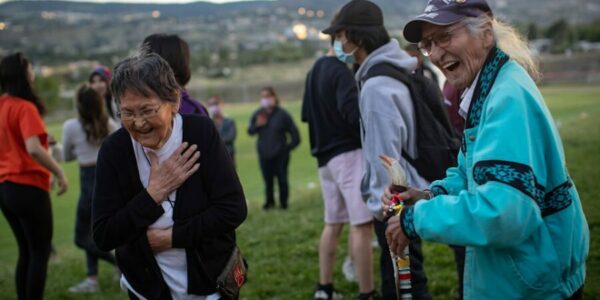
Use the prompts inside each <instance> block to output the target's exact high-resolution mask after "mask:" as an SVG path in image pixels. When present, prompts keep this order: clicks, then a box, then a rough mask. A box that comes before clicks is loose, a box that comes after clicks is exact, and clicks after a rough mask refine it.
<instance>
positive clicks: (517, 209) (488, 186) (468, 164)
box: [382, 0, 589, 300]
mask: <svg viewBox="0 0 600 300" xmlns="http://www.w3.org/2000/svg"><path fill="white" fill-rule="evenodd" d="M515 32H516V31H515V30H514V29H513V28H512V27H510V26H509V25H506V24H504V23H502V22H500V21H498V20H496V19H495V18H494V16H493V14H492V11H491V9H490V7H489V6H488V4H487V3H486V2H485V1H484V0H466V1H465V0H453V1H449V0H430V1H429V3H428V5H427V8H426V9H425V13H424V14H422V15H419V16H418V17H416V18H415V19H413V20H412V21H410V22H409V23H408V24H407V25H406V26H405V28H404V36H405V38H406V39H407V40H409V41H411V42H419V47H420V49H421V50H422V51H423V52H424V54H426V55H429V57H430V58H431V61H432V62H433V63H434V64H435V65H436V66H438V67H439V68H440V69H441V70H442V71H443V72H444V75H445V76H446V77H447V78H448V81H449V82H450V83H451V84H453V85H454V86H455V87H457V88H459V89H465V92H464V94H463V97H462V101H461V104H460V107H461V115H462V116H463V117H464V118H465V121H466V123H465V129H464V136H465V138H464V139H463V144H462V147H461V151H460V153H459V154H458V162H459V163H458V166H457V167H454V168H450V169H448V170H447V174H446V178H444V179H442V180H438V181H434V182H433V183H432V184H431V185H430V187H429V190H424V191H420V190H417V189H413V188H409V190H408V191H407V192H404V193H401V194H399V196H400V197H401V198H403V199H404V200H406V201H407V203H409V204H411V203H414V205H408V206H405V207H404V208H403V210H402V212H401V214H400V217H399V218H398V217H392V218H390V220H389V221H388V229H387V231H386V237H387V238H388V241H389V244H390V249H392V251H394V252H395V253H398V254H399V253H403V251H402V250H403V249H404V248H405V247H406V245H407V244H408V243H409V241H410V240H413V239H416V238H421V239H423V240H428V241H433V242H438V243H445V244H454V245H464V246H466V247H467V254H466V262H465V274H464V276H465V277H464V299H478V300H479V299H582V297H583V284H584V281H585V261H586V258H587V255H588V250H589V228H588V225H587V222H586V219H585V216H584V214H583V210H582V207H581V202H580V200H579V195H578V193H577V190H576V188H575V184H574V183H573V180H572V179H571V178H570V176H569V173H568V170H567V167H566V163H565V156H564V151H563V146H562V142H561V139H560V136H559V134H558V131H557V129H556V126H555V125H554V122H553V119H552V116H551V115H550V112H549V111H548V108H547V107H546V104H545V103H544V99H543V97H542V95H541V94H540V92H539V90H538V89H537V87H536V84H535V82H534V80H533V79H532V77H533V78H535V77H536V76H537V74H538V73H537V68H536V65H535V63H534V61H533V59H532V58H531V57H530V55H529V52H528V51H527V47H526V44H525V43H524V42H523V39H522V38H521V37H520V36H518V35H517V34H516V33H515ZM392 196H393V195H391V194H390V191H389V188H388V190H387V191H386V193H385V195H384V196H383V199H382V200H383V201H384V203H388V204H389V200H390V198H391V197H392ZM426 199H427V200H426Z"/></svg>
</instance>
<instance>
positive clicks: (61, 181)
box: [55, 172, 69, 196]
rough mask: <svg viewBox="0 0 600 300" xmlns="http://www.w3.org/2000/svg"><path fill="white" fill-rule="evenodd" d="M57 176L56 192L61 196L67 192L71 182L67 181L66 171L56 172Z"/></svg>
mask: <svg viewBox="0 0 600 300" xmlns="http://www.w3.org/2000/svg"><path fill="white" fill-rule="evenodd" d="M55 176H56V183H57V184H58V192H57V193H56V195H58V196H60V195H62V194H64V193H66V192H67V189H68V187H69V183H68V181H67V177H66V176H65V173H64V172H61V173H60V174H56V175H55Z"/></svg>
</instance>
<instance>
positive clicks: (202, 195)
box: [93, 53, 247, 300]
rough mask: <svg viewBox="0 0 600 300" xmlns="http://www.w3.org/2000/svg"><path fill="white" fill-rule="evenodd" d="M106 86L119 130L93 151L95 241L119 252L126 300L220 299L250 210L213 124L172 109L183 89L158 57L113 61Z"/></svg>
mask: <svg viewBox="0 0 600 300" xmlns="http://www.w3.org/2000/svg"><path fill="white" fill-rule="evenodd" d="M111 90H112V93H113V95H114V97H115V99H116V101H117V103H118V106H119V115H120V118H121V120H122V122H123V128H121V129H120V130H118V131H116V132H115V133H114V134H112V135H111V136H110V137H109V138H107V139H106V141H105V142H104V144H103V145H102V147H101V149H100V153H99V155H98V163H97V175H96V186H95V193H94V199H93V222H94V228H93V231H94V233H93V236H94V240H95V241H96V243H97V245H98V247H99V248H101V249H104V250H110V249H116V257H117V262H118V265H119V268H120V269H121V271H122V272H123V276H122V277H121V285H122V287H124V288H126V289H127V290H128V292H129V295H130V297H131V298H132V299H138V298H139V299H208V300H212V299H219V298H220V295H219V293H218V292H217V290H216V282H215V280H216V278H217V276H218V275H219V273H221V271H222V270H223V268H224V267H225V264H226V262H227V260H228V258H229V257H230V256H231V253H232V251H233V250H234V249H235V247H236V242H235V229H236V228H237V227H238V226H239V225H240V224H241V223H242V222H243V221H244V219H245V218H246V215H247V209H246V201H245V198H244V193H243V191H242V187H241V184H240V182H239V179H238V176H237V174H236V172H235V170H234V167H233V164H232V161H231V159H230V157H229V155H228V154H227V150H226V148H225V146H224V144H223V143H222V141H221V139H220V138H219V134H218V132H217V130H216V129H215V126H214V125H213V122H212V121H211V120H210V119H209V118H207V117H201V116H195V115H180V114H179V113H177V111H178V109H179V99H180V97H179V96H180V92H181V87H180V86H179V85H178V84H177V81H176V80H175V77H174V75H173V71H172V70H171V68H170V67H169V65H168V63H167V62H166V61H165V60H163V59H162V58H161V57H160V56H158V55H156V54H145V53H143V54H140V55H139V56H136V57H131V58H127V59H125V60H123V61H121V62H120V63H118V64H117V65H116V67H115V70H114V77H113V79H112V82H111Z"/></svg>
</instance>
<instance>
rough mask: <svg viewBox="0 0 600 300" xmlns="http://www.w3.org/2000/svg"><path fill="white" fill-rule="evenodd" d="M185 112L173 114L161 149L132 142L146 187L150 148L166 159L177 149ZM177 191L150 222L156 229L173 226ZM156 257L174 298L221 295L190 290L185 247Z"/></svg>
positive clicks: (204, 299) (203, 298) (203, 299)
mask: <svg viewBox="0 0 600 300" xmlns="http://www.w3.org/2000/svg"><path fill="white" fill-rule="evenodd" d="M182 123H183V122H182V118H181V115H179V114H176V115H175V117H174V118H173V130H172V132H171V136H170V137H169V139H168V140H167V142H166V143H165V144H164V145H163V147H162V148H160V149H159V150H152V149H149V148H145V147H144V146H142V145H141V144H140V143H138V142H137V141H135V140H134V139H133V138H132V139H131V142H132V144H133V151H134V153H135V159H136V160H137V167H138V173H139V175H140V181H141V182H142V184H143V185H144V188H147V187H148V181H149V179H150V159H149V158H148V155H147V153H148V152H151V151H152V152H154V153H155V154H156V156H158V161H159V162H160V163H162V162H163V161H165V160H166V159H167V158H169V157H170V156H171V154H173V152H175V150H177V147H179V146H180V145H181V143H182V141H183V124H182ZM176 192H177V191H173V192H172V193H171V194H170V195H169V196H168V199H167V200H165V201H163V202H162V204H161V205H162V208H163V209H164V211H165V212H164V213H163V215H162V216H160V218H158V220H156V222H154V223H153V224H152V225H150V226H149V228H154V229H167V228H171V227H173V207H174V205H175V201H176ZM154 258H155V259H156V262H157V263H158V266H159V267H160V270H161V272H162V275H163V278H164V280H165V282H166V283H167V286H169V288H170V289H171V296H172V297H173V300H218V299H219V298H220V295H219V294H218V293H214V294H212V295H208V296H198V295H190V294H188V293H187V287H188V282H187V279H188V278H187V258H186V256H185V249H182V248H171V249H169V250H165V251H161V252H159V253H154ZM121 283H122V286H123V285H124V286H125V287H126V288H127V289H129V290H130V291H131V292H132V293H134V294H135V295H136V296H138V297H139V298H140V299H144V297H142V296H141V295H139V294H138V293H137V292H136V291H135V290H134V289H133V288H132V287H131V285H130V284H129V282H127V279H126V278H125V277H124V276H122V277H121Z"/></svg>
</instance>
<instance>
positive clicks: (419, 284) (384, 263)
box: [374, 220, 431, 300]
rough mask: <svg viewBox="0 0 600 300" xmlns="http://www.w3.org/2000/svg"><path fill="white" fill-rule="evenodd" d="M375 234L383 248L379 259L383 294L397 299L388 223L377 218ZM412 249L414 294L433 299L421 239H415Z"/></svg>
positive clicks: (410, 248) (415, 297)
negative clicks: (428, 288)
mask: <svg viewBox="0 0 600 300" xmlns="http://www.w3.org/2000/svg"><path fill="white" fill-rule="evenodd" d="M374 223H375V234H376V235H377V241H378V242H379V247H380V248H381V257H380V259H379V263H380V268H381V295H382V296H383V299H385V300H395V299H397V298H396V283H395V282H394V281H395V280H394V267H393V265H392V258H391V257H390V250H389V248H388V244H387V239H386V238H385V229H386V227H387V223H384V222H380V221H377V220H375V222H374ZM409 251H410V273H411V282H412V296H413V299H415V300H421V299H431V296H430V295H429V291H428V290H427V276H426V275H425V270H424V269H423V252H422V251H421V241H420V240H415V241H412V242H411V243H410V244H409Z"/></svg>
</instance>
